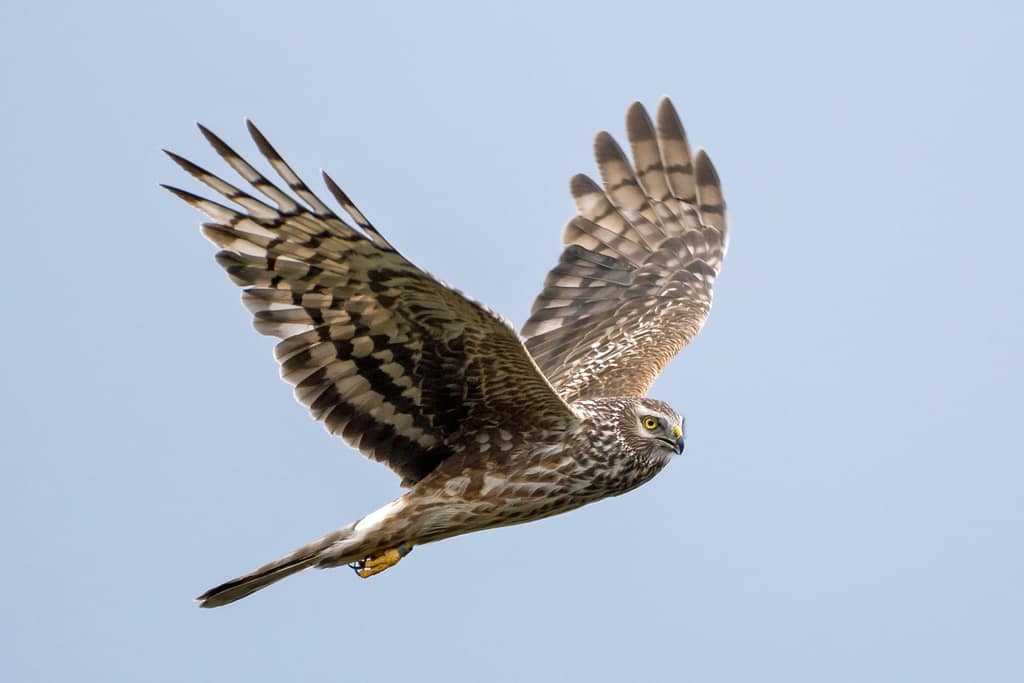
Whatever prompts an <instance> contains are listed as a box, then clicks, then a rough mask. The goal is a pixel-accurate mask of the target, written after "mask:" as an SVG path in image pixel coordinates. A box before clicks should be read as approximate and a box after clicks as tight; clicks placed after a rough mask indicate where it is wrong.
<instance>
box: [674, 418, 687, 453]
mask: <svg viewBox="0 0 1024 683" xmlns="http://www.w3.org/2000/svg"><path fill="white" fill-rule="evenodd" d="M672 436H674V437H676V440H675V443H674V444H673V449H674V450H675V452H676V455H679V454H681V453H682V452H683V447H684V446H685V444H684V443H683V428H682V427H681V426H680V425H676V426H674V427H672Z"/></svg>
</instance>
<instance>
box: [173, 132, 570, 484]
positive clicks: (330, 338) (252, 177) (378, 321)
mask: <svg viewBox="0 0 1024 683" xmlns="http://www.w3.org/2000/svg"><path fill="white" fill-rule="evenodd" d="M248 126H249V132H250V134H251V135H252V138H253V140H254V141H255V142H256V145H257V146H258V147H259V149H260V151H261V152H262V153H263V155H264V156H265V157H266V158H267V160H268V161H269V163H270V165H271V166H272V167H273V168H274V170H275V171H276V172H277V173H278V175H280V176H281V178H282V179H283V180H284V181H285V182H286V183H287V185H288V187H289V188H290V189H291V191H292V192H293V193H294V194H295V195H296V196H297V197H298V198H299V200H296V198H295V197H293V196H292V195H290V194H288V193H286V192H284V191H282V190H281V189H279V188H278V187H277V186H276V185H274V184H273V183H272V182H271V181H270V180H268V179H267V178H266V177H265V176H263V175H262V174H260V173H259V172H258V171H257V170H256V169H255V168H253V167H252V166H251V165H250V164H249V163H248V162H246V161H245V160H244V159H242V157H240V156H239V155H238V154H236V153H235V152H234V150H232V149H231V148H230V147H228V145H227V144H225V143H224V142H223V141H222V140H221V139H220V138H218V137H217V136H215V135H214V134H213V133H211V132H210V131H208V130H207V129H205V128H203V127H202V126H200V130H202V132H203V135H204V136H205V137H206V138H207V140H209V142H210V143H211V144H212V145H213V147H214V149H216V150H217V152H218V153H219V154H220V156H221V157H222V158H223V159H224V160H225V161H226V162H227V163H228V165H230V166H231V167H232V168H233V169H234V170H235V171H236V172H238V174H239V175H240V176H241V177H242V178H244V179H245V180H246V181H247V182H248V183H249V184H250V185H252V186H253V187H254V188H255V189H256V190H257V191H259V192H260V193H261V194H263V195H264V196H265V197H266V198H267V199H269V200H270V203H267V202H265V201H264V200H263V199H258V198H256V197H254V196H252V195H250V194H248V193H246V192H244V191H243V190H241V189H239V188H237V187H235V186H233V185H231V184H230V183H228V182H226V181H224V180H222V179H221V178H219V177H217V176H216V175H214V174H212V173H209V172H208V171H205V170H204V169H202V168H200V167H199V166H196V165H195V164H193V163H192V162H190V161H187V160H185V159H183V158H181V157H179V156H177V155H175V154H173V153H171V152H168V155H169V156H170V157H171V158H172V159H173V160H174V161H175V162H177V163H178V164H179V165H180V166H181V167H182V168H184V169H185V170H186V171H188V172H189V173H190V174H192V175H193V176H194V177H195V178H197V179H198V180H200V181H201V182H203V183H204V184H206V185H207V186H208V187H210V188H211V189H213V190H214V191H216V192H218V193H220V194H221V195H223V196H224V197H225V198H227V199H228V200H230V201H231V202H233V203H234V204H236V205H237V206H238V207H239V208H232V207H229V206H225V205H222V204H219V203H217V202H213V201H210V200H208V199H204V198H202V197H200V196H197V195H195V194H192V193H190V192H187V191H185V190H180V189H177V188H172V187H168V188H167V189H169V190H170V191H171V192H173V193H174V194H176V195H177V196H178V197H180V198H182V199H183V200H185V201H186V202H188V203H189V204H191V205H192V206H194V207H196V208H197V209H199V210H200V211H202V212H203V213H205V214H206V215H208V216H209V217H211V218H212V219H213V220H214V221H215V222H213V223H206V224H204V225H203V234H204V235H205V236H206V237H207V238H208V239H209V240H210V241H212V242H213V243H214V244H216V245H217V246H218V247H220V248H221V250H222V251H220V252H219V253H218V254H217V262H218V263H219V264H220V265H221V266H222V267H223V268H224V269H225V270H227V272H228V274H229V276H230V277H231V279H232V280H233V281H234V282H235V283H236V284H238V285H240V286H242V287H245V288H246V289H245V292H244V294H243V297H242V299H243V302H244V303H245V305H246V306H247V307H248V308H249V310H251V311H252V313H253V316H254V324H255V327H256V329H257V330H258V331H260V332H262V333H263V334H267V335H272V336H276V337H280V338H282V339H283V341H282V342H280V343H279V344H278V345H277V348H276V349H275V354H276V356H277V359H278V361H279V362H280V363H281V375H282V377H283V378H284V379H285V380H286V381H287V382H289V383H291V384H293V385H295V396H296V398H297V399H298V400H299V401H300V402H301V403H303V404H304V405H306V406H307V407H308V408H309V409H310V412H311V413H312V414H313V416H314V417H315V418H316V419H317V420H319V421H321V422H323V423H324V425H325V426H326V428H327V429H328V431H330V432H331V433H332V434H336V435H339V436H341V437H343V438H344V439H345V441H347V442H348V443H349V444H351V445H352V446H354V447H356V448H358V449H359V450H360V451H362V452H363V453H364V454H365V455H367V456H368V457H370V458H372V459H374V460H377V461H379V462H382V463H384V464H386V465H388V466H389V467H390V468H391V469H393V470H394V471H395V472H396V473H397V474H398V475H399V476H401V477H402V480H403V484H405V485H411V484H413V483H415V482H416V481H418V480H420V479H422V478H423V477H424V476H426V475H427V474H428V473H429V472H431V471H432V470H433V469H434V468H435V467H437V465H438V464H439V463H440V462H441V461H442V460H444V459H445V458H446V457H448V456H449V455H450V454H451V449H450V447H449V445H450V444H452V443H454V442H457V441H458V440H459V439H460V437H461V436H464V435H465V434H467V433H468V432H469V431H471V430H474V429H479V428H481V427H486V426H490V425H497V424H502V425H505V426H506V427H520V426H521V427H523V428H533V427H536V426H539V425H547V426H552V427H556V428H557V426H559V425H564V424H566V423H567V422H568V421H569V420H570V419H571V418H572V417H573V415H572V412H571V410H570V409H569V407H568V406H567V405H566V404H565V402H564V401H563V400H562V399H561V398H559V396H558V395H557V394H556V393H555V391H554V389H553V388H552V387H551V385H550V384H549V383H548V382H547V380H546V379H545V378H544V377H543V375H541V373H540V372H539V370H538V369H537V366H536V365H535V364H534V362H533V360H532V358H531V357H530V355H529V354H528V353H527V352H526V350H525V349H524V347H523V344H522V342H521V341H520V340H519V338H518V336H517V335H516V333H515V330H514V329H513V328H512V327H511V326H510V325H509V323H508V321H506V320H505V319H504V318H502V317H501V316H499V315H497V314H496V313H494V312H492V311H490V310H489V309H487V308H485V307H483V306H482V305H480V304H478V303H476V302H474V301H472V300H470V299H468V298H467V297H465V296H464V295H463V294H462V293H460V292H458V291H457V290H454V289H452V288H451V287H448V286H447V285H445V284H444V283H443V282H441V281H439V280H437V279H435V278H434V277H433V276H431V275H430V274H429V273H426V272H424V271H423V270H421V269H419V268H418V267H416V266H415V265H414V264H413V263H411V262H410V261H408V260H407V259H406V258H405V257H403V256H402V255H401V254H399V253H398V251H396V250H395V248H394V247H393V246H392V245H391V244H390V243H389V242H388V241H387V240H386V239H384V237H383V236H382V235H381V234H380V233H379V232H378V231H377V230H376V229H375V228H374V227H373V226H372V225H371V224H370V223H369V222H368V221H367V220H366V218H365V217H364V216H363V215H362V213H361V212H360V211H359V210H358V209H357V208H356V207H355V206H354V205H353V204H352V202H351V201H350V200H349V198H348V197H347V196H346V195H345V194H344V192H342V191H341V189H340V188H339V187H338V186H337V185H336V184H335V183H334V182H333V181H332V180H331V179H330V178H329V177H328V176H327V175H326V174H324V180H325V181H326V183H327V186H328V188H329V189H330V190H331V192H332V194H333V195H334V196H335V198H336V199H337V200H338V202H339V203H340V204H341V206H342V208H343V209H344V210H345V212H346V213H347V214H348V216H349V217H350V218H351V219H352V221H353V222H354V223H355V224H356V225H357V226H358V227H359V230H357V229H356V228H354V227H352V226H351V225H349V224H348V223H346V222H345V221H344V220H342V219H341V218H340V217H338V216H337V215H336V214H335V213H334V212H333V211H332V210H331V209H330V208H328V207H327V206H326V205H325V204H324V203H323V202H322V201H321V200H320V199H319V198H318V197H317V196H316V195H315V194H313V192H312V191H311V190H310V189H309V188H308V187H307V186H306V184H305V183H303V182H302V180H301V179H300V178H299V177H298V176H297V175H296V174H295V173H294V172H293V171H292V169H291V168H290V167H289V166H288V165H287V164H286V163H285V162H284V160H283V159H282V158H281V157H280V155H278V153H277V152H276V151H275V150H274V149H273V147H271V146H270V144H269V143H268V142H267V140H266V138H264V137H263V135H262V134H261V133H260V132H259V131H258V130H257V129H256V127H255V126H253V125H252V123H251V122H250V123H249V124H248ZM165 187H166V186H165ZM300 200H301V201H300Z"/></svg>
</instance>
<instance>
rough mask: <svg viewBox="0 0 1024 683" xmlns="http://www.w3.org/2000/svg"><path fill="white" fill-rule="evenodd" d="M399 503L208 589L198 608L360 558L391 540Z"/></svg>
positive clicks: (219, 604)
mask: <svg viewBox="0 0 1024 683" xmlns="http://www.w3.org/2000/svg"><path fill="white" fill-rule="evenodd" d="M402 502H403V501H402V499H401V498H399V499H398V500H396V501H392V502H391V503H389V504H388V505H385V506H384V507H382V508H381V509H379V510H377V511H376V512H373V513H371V514H369V515H367V516H366V517H363V518H362V519H360V520H358V521H356V522H353V523H352V524H349V525H348V526H346V527H343V528H341V529H338V530H337V531H332V532H331V533H329V534H327V535H326V536H324V537H323V538H321V539H319V540H316V541H313V542H312V543H310V544H308V545H305V546H303V547H301V548H299V549H298V550H296V551H295V552H293V553H291V554H289V555H285V556H284V557H282V558H281V559H279V560H274V561H273V562H270V563H268V564H265V565H263V566H262V567H260V568H259V569H256V570H253V571H251V572H249V573H248V574H243V575H242V576H239V577H238V578H235V579H231V580H230V581H226V582H224V583H222V584H221V585H219V586H216V587H214V588H211V589H210V590H208V591H206V592H205V593H203V594H202V595H200V596H199V597H198V598H196V600H198V601H199V606H200V607H220V606H221V605H227V604H228V603H231V602H234V601H235V600H241V599H242V598H244V597H245V596H247V595H250V594H252V593H255V592H256V591H258V590H260V589H261V588H266V587H267V586H269V585H270V584H272V583H276V582H278V581H280V580H281V579H283V578H285V577H286V576H291V575H292V574H295V573H296V572H301V571H302V570H303V569H308V568H309V567H337V566H340V565H342V564H349V563H350V562H356V561H358V560H362V559H364V558H366V557H368V556H369V555H371V554H372V553H374V552H375V551H377V550H380V549H381V548H382V544H383V547H386V544H387V543H388V542H390V541H392V539H393V538H394V534H395V531H396V529H395V528H394V527H395V525H394V523H393V522H394V521H397V520H398V519H399V516H398V515H397V513H398V512H399V511H400V510H401V508H402Z"/></svg>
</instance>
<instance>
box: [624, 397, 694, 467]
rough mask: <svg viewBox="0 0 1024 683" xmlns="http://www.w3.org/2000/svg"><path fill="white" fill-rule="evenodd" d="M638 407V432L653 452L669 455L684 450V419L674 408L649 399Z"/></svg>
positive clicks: (677, 453)
mask: <svg viewBox="0 0 1024 683" xmlns="http://www.w3.org/2000/svg"><path fill="white" fill-rule="evenodd" d="M636 408H637V410H636V433H637V435H638V436H639V438H640V439H641V440H642V441H644V442H646V443H647V444H648V445H649V447H650V449H651V451H652V453H659V454H661V455H664V456H668V455H669V454H670V453H674V454H676V455H679V454H680V453H682V452H683V419H682V418H681V417H679V415H677V414H676V412H675V411H674V410H672V409H671V408H669V407H668V406H667V405H666V404H664V403H662V402H660V401H651V400H649V399H648V400H645V401H643V402H640V403H638V404H637V406H636ZM666 451H667V452H666Z"/></svg>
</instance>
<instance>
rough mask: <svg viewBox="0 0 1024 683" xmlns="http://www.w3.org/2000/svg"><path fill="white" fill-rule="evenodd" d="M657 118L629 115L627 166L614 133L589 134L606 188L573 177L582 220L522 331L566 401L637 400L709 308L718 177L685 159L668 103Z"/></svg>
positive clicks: (633, 110)
mask: <svg viewBox="0 0 1024 683" xmlns="http://www.w3.org/2000/svg"><path fill="white" fill-rule="evenodd" d="M657 121H658V123H657V128H655V126H654V124H653V123H652V122H651V119H650V117H649V116H648V115H647V112H646V111H645V110H644V108H643V106H642V105H640V104H639V103H634V104H633V106H632V107H630V109H629V111H628V113H627V115H626V132H627V136H628V138H629V142H630V147H631V149H632V151H633V163H632V164H631V163H630V161H629V159H628V158H627V157H626V154H625V152H623V151H622V148H621V147H620V146H619V145H618V143H616V142H615V140H614V139H613V138H612V137H611V135H609V134H608V133H606V132H603V131H602V132H600V133H598V134H597V137H596V139H595V142H594V152H595V157H596V159H597V165H598V170H599V171H600V174H601V179H602V183H603V186H604V187H603V189H602V187H600V186H598V184H597V183H595V182H594V181H593V180H591V179H590V178H588V177H587V176H585V175H577V176H575V177H574V178H573V179H572V181H571V183H570V190H571V191H572V195H573V198H574V200H575V202H576V209H577V211H578V212H579V215H578V216H576V217H575V218H574V219H572V220H571V221H570V222H569V224H568V225H567V226H566V229H565V233H564V234H563V241H564V242H565V244H566V245H567V246H566V248H565V250H564V251H563V252H562V256H561V258H560V259H559V262H558V265H556V266H555V267H554V268H553V269H552V270H551V272H550V273H549V274H548V277H547V279H546V280H545V282H544V289H543V291H542V292H541V294H540V295H539V296H538V297H537V299H536V301H535V302H534V305H533V309H532V312H531V315H530V319H529V320H528V321H527V322H526V324H525V325H524V326H523V336H524V337H526V339H527V341H526V347H527V349H529V351H530V353H531V354H532V355H533V358H534V360H535V361H536V362H537V364H538V365H539V366H540V368H541V370H542V371H543V372H544V374H545V376H547V378H548V379H549V380H550V381H551V383H552V385H553V386H554V387H555V389H556V390H557V391H558V393H559V394H560V395H561V396H562V398H564V399H565V400H566V401H569V402H571V401H575V400H578V399H584V398H597V397H607V396H632V397H641V396H644V395H645V394H646V393H647V390H648V388H649V387H650V385H651V383H652V382H653V381H654V379H655V378H656V377H657V376H658V374H659V373H660V372H661V370H662V369H663V368H664V367H665V365H667V364H668V362H669V361H670V360H671V359H672V358H673V357H674V356H675V354H676V353H677V352H678V351H679V350H680V349H682V348H683V347H684V346H685V345H686V344H687V343H689V341H690V340H691V339H693V337H694V336H695V335H696V334H697V332H699V331H700V328H701V326H702V325H703V324H704V320H705V319H706V317H707V314H708V311H709V310H710V308H711V290H712V286H713V284H714V279H715V276H716V275H717V274H718V270H719V268H720V266H721V262H722V258H723V256H724V254H725V249H726V224H725V202H724V200H723V199H722V191H721V185H720V182H719V179H718V174H717V173H716V172H715V169H714V167H713V166H712V165H711V161H710V159H708V157H707V155H706V154H704V152H703V151H698V152H697V154H696V155H695V156H694V155H692V154H691V152H690V146H689V143H688V142H687V139H686V133H685V131H684V130H683V126H682V124H681V123H680V121H679V116H678V115H677V114H676V111H675V108H674V107H673V106H672V103H671V102H670V101H669V100H668V99H667V98H666V99H664V100H662V102H661V105H660V106H659V108H658V115H657Z"/></svg>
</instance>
